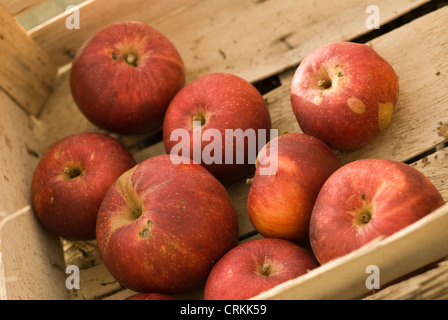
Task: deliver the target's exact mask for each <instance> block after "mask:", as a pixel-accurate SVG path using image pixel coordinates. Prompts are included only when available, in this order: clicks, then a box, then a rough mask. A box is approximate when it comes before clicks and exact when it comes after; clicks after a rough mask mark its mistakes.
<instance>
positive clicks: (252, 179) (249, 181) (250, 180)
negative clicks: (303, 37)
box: [246, 178, 254, 186]
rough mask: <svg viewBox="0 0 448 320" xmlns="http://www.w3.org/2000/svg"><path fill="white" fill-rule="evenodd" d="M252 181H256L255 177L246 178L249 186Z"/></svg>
mask: <svg viewBox="0 0 448 320" xmlns="http://www.w3.org/2000/svg"><path fill="white" fill-rule="evenodd" d="M252 182H254V178H247V179H246V184H247V185H249V186H250V185H252Z"/></svg>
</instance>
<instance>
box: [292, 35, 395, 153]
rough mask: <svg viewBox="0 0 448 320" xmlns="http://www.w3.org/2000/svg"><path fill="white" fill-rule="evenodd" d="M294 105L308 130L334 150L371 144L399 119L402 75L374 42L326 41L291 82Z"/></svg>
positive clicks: (301, 67)
mask: <svg viewBox="0 0 448 320" xmlns="http://www.w3.org/2000/svg"><path fill="white" fill-rule="evenodd" d="M290 93H291V104H292V109H293V112H294V114H295V116H296V119H297V121H298V124H299V126H300V128H301V130H302V131H303V132H304V133H307V134H310V135H313V136H315V137H317V138H319V139H321V140H322V141H323V142H325V143H326V144H327V145H329V146H330V147H331V148H333V149H337V150H353V149H357V148H360V147H362V146H364V145H366V144H368V143H369V142H371V141H372V140H373V139H374V138H375V137H376V136H377V135H378V133H379V132H380V131H381V130H384V129H385V128H386V127H388V125H389V124H390V122H391V121H392V118H393V113H394V109H395V106H396V104H397V100H398V94H399V82H398V76H397V74H396V72H395V70H394V68H393V67H392V66H391V64H390V63H389V62H388V61H386V60H385V59H384V58H383V57H381V56H380V55H379V54H378V53H377V52H376V51H374V50H373V49H372V48H371V47H370V46H368V45H365V44H360V43H352V42H336V43H329V44H325V45H323V46H321V47H318V48H317V49H315V50H314V51H312V52H311V53H310V54H308V56H306V57H305V59H304V60H303V61H302V62H301V63H300V65H299V67H298V68H297V70H296V72H295V74H294V76H293V79H292V83H291V92H290Z"/></svg>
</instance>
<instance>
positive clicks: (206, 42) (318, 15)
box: [30, 0, 428, 82]
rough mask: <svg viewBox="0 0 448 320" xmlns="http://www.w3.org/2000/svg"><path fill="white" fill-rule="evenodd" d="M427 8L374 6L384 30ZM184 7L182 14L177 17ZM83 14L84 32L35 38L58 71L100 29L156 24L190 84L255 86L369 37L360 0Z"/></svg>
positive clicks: (405, 1) (97, 7)
mask: <svg viewBox="0 0 448 320" xmlns="http://www.w3.org/2000/svg"><path fill="white" fill-rule="evenodd" d="M426 2H428V1H424V0H419V1H415V0H400V1H388V0H378V1H376V2H375V5H377V7H378V8H379V10H380V13H381V15H380V17H381V19H380V22H381V24H384V23H386V22H388V21H390V20H391V19H394V18H396V17H398V16H400V15H402V14H404V13H406V12H408V11H410V10H412V9H413V8H416V7H418V6H420V5H421V4H424V3H426ZM180 6H183V8H182V10H175V11H173V10H174V9H176V8H179V7H180ZM79 8H80V17H81V28H80V30H67V29H66V28H65V20H66V18H67V14H63V15H61V16H59V17H58V18H57V19H54V20H52V21H50V22H49V23H47V24H44V25H42V26H40V27H38V28H35V29H33V30H31V31H30V33H31V35H32V37H33V38H34V39H35V40H36V41H37V43H39V44H40V45H41V46H42V47H44V48H46V50H47V53H48V54H49V56H51V57H52V59H53V60H54V61H56V63H57V65H59V66H61V65H64V64H67V63H69V62H70V61H71V59H72V57H73V56H74V54H75V53H76V51H77V49H78V48H79V46H80V45H81V43H82V42H83V41H84V40H85V39H86V38H87V37H88V36H90V35H91V34H92V33H93V32H94V31H96V30H98V28H99V27H101V26H103V25H105V24H106V23H110V22H112V21H116V20H127V19H135V20H141V21H143V22H146V23H150V24H151V25H153V26H154V27H156V28H157V29H159V30H160V31H161V32H162V33H164V34H165V35H166V36H167V37H168V38H169V39H171V41H172V42H173V43H174V44H175V45H176V47H177V48H178V49H179V51H180V53H181V55H182V57H183V58H184V60H185V64H186V67H187V69H188V75H187V82H189V81H190V80H191V79H194V78H197V77H198V76H200V75H204V74H206V73H211V72H215V71H228V72H233V73H236V74H238V75H240V76H242V77H243V78H245V79H247V80H248V81H251V82H252V81H256V80H257V79H261V78H264V77H266V76H269V75H271V74H275V73H278V72H280V71H282V70H284V69H285V67H288V66H291V65H294V64H297V63H298V62H299V61H300V59H301V58H303V56H304V55H305V54H306V53H307V52H309V51H310V49H312V48H314V47H316V46H317V45H320V44H323V43H326V42H329V41H341V40H349V39H353V38H354V37H357V36H360V35H363V34H365V33H366V32H368V31H370V30H368V29H367V27H366V19H367V18H368V14H366V8H367V4H366V3H364V2H362V1H358V0H349V1H342V2H337V3H336V2H334V1H331V0H326V1H312V0H306V1H295V0H276V1H254V0H226V1H213V0H202V1H198V0H196V1H194V0H190V1H186V0H184V1H180V0H176V1H143V0H134V1H126V2H123V1H121V2H120V1H117V0H115V1H107V3H106V1H105V0H97V1H88V2H86V3H85V4H83V5H80V6H79ZM170 11H173V12H172V13H171V14H170V15H168V16H166V14H167V13H169V12H170ZM210 13H212V14H210ZM179 30H182V32H179ZM218 38H219V41H218V40H217V39H218Z"/></svg>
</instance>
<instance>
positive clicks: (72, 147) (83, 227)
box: [31, 132, 135, 240]
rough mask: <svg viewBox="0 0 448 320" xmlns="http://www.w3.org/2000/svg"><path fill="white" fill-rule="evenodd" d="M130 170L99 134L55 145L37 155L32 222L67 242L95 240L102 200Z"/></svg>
mask: <svg viewBox="0 0 448 320" xmlns="http://www.w3.org/2000/svg"><path fill="white" fill-rule="evenodd" d="M134 165H135V161H134V159H133V157H132V155H131V154H130V153H129V152H128V150H127V149H126V148H125V147H124V146H123V145H122V144H121V143H120V142H118V141H117V140H115V139H114V138H112V137H109V136H108V135H105V134H102V133H94V132H85V133H78V134H74V135H71V136H68V137H66V138H63V139H61V140H59V141H57V142H56V143H54V144H53V145H52V146H50V148H49V149H48V150H47V151H46V153H45V154H44V155H43V156H42V158H41V160H40V161H39V163H38V165H37V167H36V169H35V171H34V175H33V178H32V183H31V197H32V203H33V207H34V212H35V213H36V216H37V218H38V219H39V220H40V221H41V222H42V224H43V225H44V226H45V227H46V228H47V229H48V230H49V231H51V232H52V233H53V234H56V235H58V236H60V237H63V238H66V239H68V240H92V239H94V238H95V228H96V218H97V215H98V210H99V208H100V206H101V202H102V201H103V198H104V195H105V194H106V192H107V190H108V189H109V187H110V186H111V185H112V183H113V182H114V181H115V179H117V178H118V177H119V176H120V175H121V174H122V173H124V172H125V171H127V170H129V169H130V168H132V167H133V166H134Z"/></svg>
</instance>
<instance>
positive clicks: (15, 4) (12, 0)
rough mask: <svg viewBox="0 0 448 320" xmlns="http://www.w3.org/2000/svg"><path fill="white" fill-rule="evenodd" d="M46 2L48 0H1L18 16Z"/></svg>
mask: <svg viewBox="0 0 448 320" xmlns="http://www.w3.org/2000/svg"><path fill="white" fill-rule="evenodd" d="M45 2H47V0H1V1H0V4H1V5H3V7H5V9H6V10H8V11H9V12H10V13H11V14H12V15H14V16H16V15H19V14H21V13H24V12H26V11H28V10H31V9H32V8H34V7H36V6H38V5H40V4H42V3H45Z"/></svg>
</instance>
